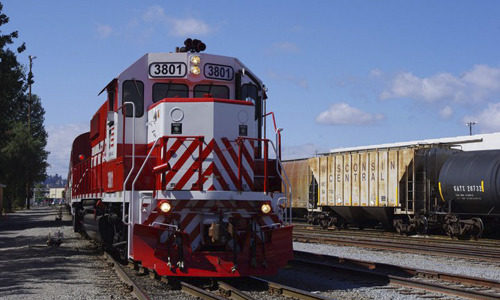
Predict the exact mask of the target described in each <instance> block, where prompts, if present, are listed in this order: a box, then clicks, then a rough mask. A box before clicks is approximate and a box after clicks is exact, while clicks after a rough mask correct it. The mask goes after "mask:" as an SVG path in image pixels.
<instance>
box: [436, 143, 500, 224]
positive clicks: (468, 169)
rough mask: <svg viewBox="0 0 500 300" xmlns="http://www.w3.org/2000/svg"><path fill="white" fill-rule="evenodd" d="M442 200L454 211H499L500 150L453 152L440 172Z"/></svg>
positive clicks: (490, 212) (471, 212)
mask: <svg viewBox="0 0 500 300" xmlns="http://www.w3.org/2000/svg"><path fill="white" fill-rule="evenodd" d="M438 184H439V191H440V198H441V200H443V201H445V202H446V207H448V205H449V204H450V201H451V209H452V212H453V213H457V214H482V215H483V214H484V215H486V214H499V213H500V194H499V193H500V150H485V151H469V152H459V153H455V154H453V155H452V156H450V158H448V160H447V161H446V162H445V163H444V165H443V167H442V168H441V171H440V173H439V183H438Z"/></svg>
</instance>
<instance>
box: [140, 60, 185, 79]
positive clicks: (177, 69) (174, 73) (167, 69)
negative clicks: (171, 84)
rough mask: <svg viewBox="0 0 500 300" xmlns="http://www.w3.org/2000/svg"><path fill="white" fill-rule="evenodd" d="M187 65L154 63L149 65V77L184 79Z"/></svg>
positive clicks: (180, 63)
mask: <svg viewBox="0 0 500 300" xmlns="http://www.w3.org/2000/svg"><path fill="white" fill-rule="evenodd" d="M186 73H187V65H186V64H185V63H183V62H154V63H152V64H150V65H149V76H151V77H184V76H186Z"/></svg>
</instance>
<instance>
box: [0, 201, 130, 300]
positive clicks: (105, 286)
mask: <svg viewBox="0 0 500 300" xmlns="http://www.w3.org/2000/svg"><path fill="white" fill-rule="evenodd" d="M56 215H57V211H56V209H55V208H52V207H36V208H33V209H31V210H25V211H19V212H16V213H12V214H8V215H4V216H2V217H0V299H23V300H25V299H71V300H76V299H134V297H132V295H131V294H130V292H129V291H128V290H127V289H126V287H125V286H124V285H123V284H122V283H121V281H120V280H119V279H118V277H117V276H116V274H115V273H114V271H113V270H112V269H110V268H109V267H108V266H107V265H106V264H105V263H103V260H102V258H101V253H100V251H98V249H97V247H96V246H94V245H93V244H92V243H91V242H90V241H88V240H84V239H82V238H81V237H80V235H79V234H76V233H74V232H73V229H72V226H71V216H70V215H69V214H67V213H66V214H65V215H64V216H63V220H62V221H56V220H55V218H56ZM58 232H60V233H62V234H63V238H62V244H61V245H60V246H59V247H52V246H47V237H48V235H49V233H50V234H51V236H54V235H56V234H57V233H58Z"/></svg>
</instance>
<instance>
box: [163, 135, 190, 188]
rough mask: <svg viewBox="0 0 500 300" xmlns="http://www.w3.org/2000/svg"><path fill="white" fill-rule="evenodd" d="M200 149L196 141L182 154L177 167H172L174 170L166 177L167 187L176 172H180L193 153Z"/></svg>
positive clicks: (176, 164)
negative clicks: (197, 148)
mask: <svg viewBox="0 0 500 300" xmlns="http://www.w3.org/2000/svg"><path fill="white" fill-rule="evenodd" d="M196 147H198V143H197V142H196V141H193V142H192V143H191V145H189V147H188V148H187V149H186V150H185V151H184V153H182V156H181V157H179V159H178V160H177V162H176V163H175V165H174V166H173V167H172V170H170V171H168V172H167V174H166V175H165V185H167V184H168V183H169V182H170V180H172V178H174V176H175V173H176V171H174V170H179V169H180V168H181V167H182V166H183V165H184V163H185V162H186V160H188V158H189V157H190V156H191V155H192V154H193V151H194V150H195V149H196Z"/></svg>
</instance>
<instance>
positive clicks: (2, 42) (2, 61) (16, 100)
mask: <svg viewBox="0 0 500 300" xmlns="http://www.w3.org/2000/svg"><path fill="white" fill-rule="evenodd" d="M2 9H3V5H2V4H1V3H0V28H1V26H2V25H5V24H6V23H7V22H8V21H9V18H8V17H7V16H6V15H5V14H3V13H2ZM17 37H18V33H17V31H14V32H11V33H8V34H3V33H2V31H1V29H0V182H2V183H5V184H6V185H7V188H6V189H5V199H6V201H4V202H5V204H6V208H7V210H9V211H10V210H12V204H13V203H12V202H13V201H14V202H15V204H16V205H17V206H24V203H25V201H26V198H27V197H31V188H32V187H33V186H34V184H35V183H36V182H40V181H42V180H44V178H45V171H46V168H47V166H48V164H47V156H48V152H47V151H45V146H46V144H47V132H46V131H45V128H44V125H43V123H44V115H45V110H44V109H43V107H42V104H41V99H40V97H38V96H36V95H32V97H31V99H30V97H29V96H28V95H26V90H27V86H28V84H29V83H31V84H33V74H32V73H31V72H30V74H29V76H28V78H26V73H25V71H24V69H25V68H24V67H23V66H22V65H21V64H20V63H19V62H18V60H17V56H16V53H15V52H14V51H12V50H11V49H10V48H8V47H9V46H10V45H12V44H13V43H14V39H16V38H17ZM25 49H26V46H25V44H24V43H23V44H22V45H21V46H19V47H18V48H17V49H16V51H17V53H21V52H23V51H24V50H25ZM28 81H29V82H28ZM28 106H30V108H31V109H30V117H29V120H30V126H28ZM27 204H28V208H29V203H27Z"/></svg>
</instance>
